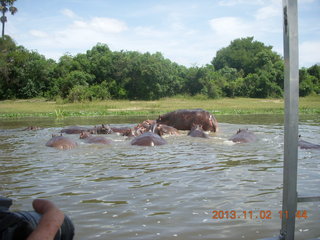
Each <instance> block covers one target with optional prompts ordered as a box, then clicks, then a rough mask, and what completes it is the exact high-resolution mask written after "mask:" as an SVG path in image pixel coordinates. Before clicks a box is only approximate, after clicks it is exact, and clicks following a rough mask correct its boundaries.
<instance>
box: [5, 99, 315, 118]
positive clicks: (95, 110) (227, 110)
mask: <svg viewBox="0 0 320 240" xmlns="http://www.w3.org/2000/svg"><path fill="white" fill-rule="evenodd" d="M299 107H300V113H302V114H320V96H309V97H305V98H300V101H299ZM187 108H188V109H192V108H203V109H205V110H208V111H210V112H212V113H214V114H216V115H221V114H266V113H270V114H282V113H283V111H284V110H283V109H284V101H283V99H256V98H221V99H201V98H192V97H183V96H177V97H174V98H164V99H160V100H157V101H128V100H107V101H95V102H85V103H65V104H64V103H61V102H50V101H45V100H44V99H30V100H7V101H0V117H2V118H12V117H13V118H18V117H56V118H62V117H68V116H86V117H88V116H119V115H121V116H123V115H127V116H140V115H141V116H142V115H158V114H162V113H165V112H168V111H173V110H176V109H187Z"/></svg>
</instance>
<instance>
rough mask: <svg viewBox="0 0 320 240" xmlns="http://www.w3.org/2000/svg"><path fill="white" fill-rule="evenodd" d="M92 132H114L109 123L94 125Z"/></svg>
mask: <svg viewBox="0 0 320 240" xmlns="http://www.w3.org/2000/svg"><path fill="white" fill-rule="evenodd" d="M90 133H97V134H111V133H113V131H112V129H111V128H110V126H109V125H108V124H107V125H104V124H102V125H101V126H99V127H97V126H94V128H93V129H91V131H90Z"/></svg>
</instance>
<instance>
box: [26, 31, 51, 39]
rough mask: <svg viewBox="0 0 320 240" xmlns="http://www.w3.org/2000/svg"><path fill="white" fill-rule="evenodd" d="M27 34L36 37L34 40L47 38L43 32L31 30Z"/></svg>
mask: <svg viewBox="0 0 320 240" xmlns="http://www.w3.org/2000/svg"><path fill="white" fill-rule="evenodd" d="M29 33H30V34H31V35H32V36H34V37H36V38H45V37H48V34H47V33H45V32H43V31H39V30H31V31H29Z"/></svg>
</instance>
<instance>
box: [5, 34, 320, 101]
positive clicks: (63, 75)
mask: <svg viewBox="0 0 320 240" xmlns="http://www.w3.org/2000/svg"><path fill="white" fill-rule="evenodd" d="M0 49H1V50H0V99H12V98H33V97H46V98H47V99H64V100H67V101H70V102H75V101H92V100H103V99H132V100H134V99H143V100H153V99H159V98H163V97H170V96H177V95H180V96H183V95H187V96H194V97H201V98H204V99H207V98H219V97H237V96H242V97H255V98H269V97H281V96H282V95H283V68H284V63H283V60H282V59H281V57H280V56H279V55H278V54H277V53H275V52H273V51H272V47H271V46H265V45H264V44H263V43H261V42H258V41H254V40H253V37H248V38H242V39H236V40H234V41H232V42H231V43H230V45H229V46H227V47H225V48H222V49H221V50H219V51H218V52H217V54H216V56H215V57H214V58H213V60H212V62H211V64H207V65H205V66H202V67H190V68H186V67H185V66H181V65H178V64H176V63H174V62H171V61H170V60H168V59H165V58H164V57H163V55H162V54H161V53H159V52H157V53H154V54H151V53H148V52H147V53H140V52H136V51H119V52H113V51H111V50H110V49H109V47H108V46H107V45H106V44H101V43H98V44H97V45H96V46H94V47H93V48H92V49H91V50H88V51H87V52H86V53H81V54H77V55H76V56H70V55H64V56H62V57H61V58H60V59H59V61H58V62H55V61H53V60H51V59H46V58H45V57H44V56H42V55H40V54H38V53H37V52H33V51H29V50H27V49H25V48H24V47H22V46H17V45H16V44H15V42H14V41H13V40H12V39H11V38H10V37H9V36H5V37H3V38H0ZM313 93H316V94H320V66H319V65H314V66H312V67H310V68H308V69H307V68H302V69H301V70H300V95H301V96H307V95H309V94H313Z"/></svg>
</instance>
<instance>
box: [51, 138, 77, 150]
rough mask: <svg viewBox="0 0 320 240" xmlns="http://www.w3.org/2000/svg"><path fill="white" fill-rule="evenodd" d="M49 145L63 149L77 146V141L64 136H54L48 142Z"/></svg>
mask: <svg viewBox="0 0 320 240" xmlns="http://www.w3.org/2000/svg"><path fill="white" fill-rule="evenodd" d="M46 146H47V147H54V148H57V149H61V150H67V149H72V148H75V147H76V146H77V143H76V142H75V141H73V140H72V139H71V138H68V137H64V136H54V137H52V138H51V139H50V140H49V141H48V142H47V143H46Z"/></svg>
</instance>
